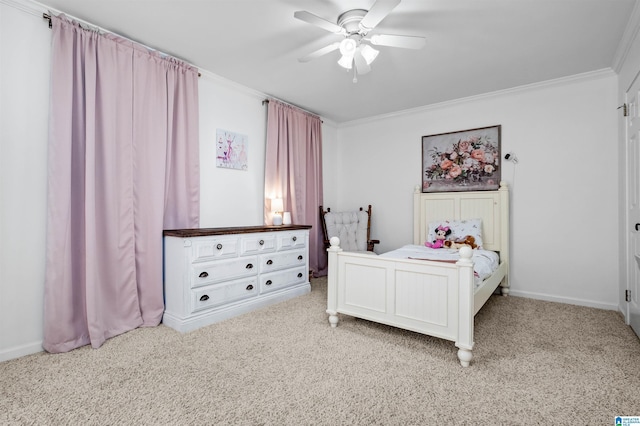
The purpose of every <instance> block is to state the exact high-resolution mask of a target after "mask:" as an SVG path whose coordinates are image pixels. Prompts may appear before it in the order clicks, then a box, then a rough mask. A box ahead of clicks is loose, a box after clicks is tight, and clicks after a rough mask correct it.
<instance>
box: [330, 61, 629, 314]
mask: <svg viewBox="0 0 640 426" xmlns="http://www.w3.org/2000/svg"><path fill="white" fill-rule="evenodd" d="M616 92H617V76H616V75H615V73H613V72H612V71H602V72H596V73H591V74H588V75H583V76H576V77H572V78H569V79H565V80H561V81H556V82H550V83H548V84H540V85H535V86H530V87H525V88H521V89H517V90H510V91H505V92H500V93H493V94H490V95H487V96H480V97H476V98H471V99H464V100H459V101H456V102H451V103H446V104H442V105H436V106H433V107H429V108H423V109H417V110H414V111H408V112H405V113H403V114H398V115H395V116H389V117H376V118H375V119H370V120H363V121H361V122H353V123H350V124H346V125H343V126H341V127H340V128H339V134H338V161H337V167H336V169H335V170H336V173H337V175H338V178H337V181H339V182H340V181H342V182H349V184H348V185H342V186H339V187H337V188H336V192H337V195H336V199H337V204H338V205H337V206H336V207H338V208H340V209H343V208H344V209H347V208H353V207H358V206H361V205H366V204H372V205H373V211H374V215H373V220H372V237H373V238H377V239H380V240H381V243H380V245H379V248H378V250H379V251H387V250H390V249H394V248H397V247H399V246H402V245H404V244H407V243H411V240H412V220H413V216H412V215H413V210H412V192H413V188H414V186H415V185H418V184H420V183H421V166H422V164H421V162H422V157H421V149H422V146H421V136H424V135H431V134H437V133H443V132H450V131H456V130H464V129H472V128H477V127H485V126H492V125H498V124H500V125H502V152H503V153H506V152H509V151H514V152H515V153H516V154H517V157H518V159H519V163H518V164H517V165H516V166H514V165H513V164H512V163H508V162H504V161H503V163H502V165H503V170H502V173H503V174H502V178H503V180H506V181H507V182H508V183H509V184H510V185H511V189H512V191H511V206H512V209H511V213H512V215H511V239H512V246H511V248H512V251H511V260H512V262H511V286H512V294H514V295H521V296H528V297H535V298H542V299H548V300H555V301H561V302H569V303H576V304H582V305H588V306H597V307H602V308H607V309H618V264H617V262H618V255H619V251H618V236H617V233H616V229H617V224H618V192H617V186H618V174H617V165H618V163H617V150H618V149H617V133H618V130H617V117H618V116H617V111H616V107H617V94H616ZM594 245H595V248H596V249H595V250H594V249H593V248H594Z"/></svg>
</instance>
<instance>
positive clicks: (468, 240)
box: [444, 235, 478, 249]
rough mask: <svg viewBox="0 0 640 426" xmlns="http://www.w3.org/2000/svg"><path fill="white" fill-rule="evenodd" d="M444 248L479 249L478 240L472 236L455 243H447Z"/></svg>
mask: <svg viewBox="0 0 640 426" xmlns="http://www.w3.org/2000/svg"><path fill="white" fill-rule="evenodd" d="M444 246H445V247H447V248H454V249H459V248H460V247H464V246H467V247H471V248H472V249H474V248H477V247H478V245H477V244H476V239H475V238H474V237H473V236H472V235H466V236H465V237H464V238H459V239H457V240H455V241H445V242H444Z"/></svg>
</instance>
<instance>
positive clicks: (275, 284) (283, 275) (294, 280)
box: [260, 266, 309, 293]
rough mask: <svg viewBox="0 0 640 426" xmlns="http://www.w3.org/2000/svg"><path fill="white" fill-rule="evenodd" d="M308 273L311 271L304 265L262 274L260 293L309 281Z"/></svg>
mask: <svg viewBox="0 0 640 426" xmlns="http://www.w3.org/2000/svg"><path fill="white" fill-rule="evenodd" d="M308 274H309V271H307V270H306V268H305V267H304V266H303V267H301V268H295V269H287V270H284V271H278V272H272V273H270V274H264V275H260V293H268V292H270V291H274V290H278V289H280V288H284V287H289V286H292V285H294V284H300V283H304V282H306V281H307V276H308Z"/></svg>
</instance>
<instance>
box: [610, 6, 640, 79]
mask: <svg viewBox="0 0 640 426" xmlns="http://www.w3.org/2000/svg"><path fill="white" fill-rule="evenodd" d="M638 31H640V3H638V2H636V3H635V5H634V7H633V11H632V12H631V16H630V17H629V21H628V22H627V26H626V27H625V29H624V33H623V34H622V39H621V40H620V43H618V48H617V49H616V54H615V55H614V57H613V63H612V67H613V69H614V71H615V72H617V73H619V72H620V70H622V67H623V65H624V63H625V61H626V60H627V56H628V55H629V51H630V50H631V47H632V46H633V41H634V39H635V38H636V36H637V35H638Z"/></svg>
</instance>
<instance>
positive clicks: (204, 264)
mask: <svg viewBox="0 0 640 426" xmlns="http://www.w3.org/2000/svg"><path fill="white" fill-rule="evenodd" d="M309 228H311V227H310V226H304V225H291V226H254V227H237V228H207V229H204V228H203V229H177V230H170V231H164V295H165V310H164V315H163V318H162V321H163V323H164V324H165V325H167V326H169V327H171V328H174V329H176V330H178V331H181V332H186V331H191V330H194V329H196V328H199V327H202V326H204V325H208V324H212V323H214V322H217V321H222V320H224V319H228V318H231V317H234V316H236V315H240V314H243V313H246V312H249V311H251V310H254V309H256V308H259V307H263V306H267V305H270V304H273V303H277V302H281V301H283V300H287V299H290V298H292V297H296V296H300V295H303V294H307V293H309V292H310V291H311V285H310V284H309Z"/></svg>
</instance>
